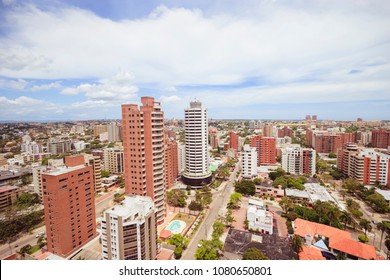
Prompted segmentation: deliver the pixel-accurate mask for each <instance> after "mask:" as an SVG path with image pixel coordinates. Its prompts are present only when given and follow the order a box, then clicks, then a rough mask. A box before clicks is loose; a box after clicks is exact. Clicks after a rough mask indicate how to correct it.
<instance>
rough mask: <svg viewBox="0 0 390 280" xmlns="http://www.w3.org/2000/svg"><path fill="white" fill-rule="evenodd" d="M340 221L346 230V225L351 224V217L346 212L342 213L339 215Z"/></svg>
mask: <svg viewBox="0 0 390 280" xmlns="http://www.w3.org/2000/svg"><path fill="white" fill-rule="evenodd" d="M340 221H341V222H342V223H344V229H346V228H347V225H349V224H351V223H352V215H351V213H349V212H348V211H342V212H341V214H340Z"/></svg>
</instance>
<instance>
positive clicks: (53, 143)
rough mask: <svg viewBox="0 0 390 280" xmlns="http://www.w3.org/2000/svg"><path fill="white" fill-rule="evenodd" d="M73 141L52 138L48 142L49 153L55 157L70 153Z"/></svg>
mask: <svg viewBox="0 0 390 280" xmlns="http://www.w3.org/2000/svg"><path fill="white" fill-rule="evenodd" d="M72 149H73V147H72V140H70V139H56V138H50V139H49V141H48V142H47V152H48V153H51V154H53V155H58V154H63V153H69V152H70V151H72Z"/></svg>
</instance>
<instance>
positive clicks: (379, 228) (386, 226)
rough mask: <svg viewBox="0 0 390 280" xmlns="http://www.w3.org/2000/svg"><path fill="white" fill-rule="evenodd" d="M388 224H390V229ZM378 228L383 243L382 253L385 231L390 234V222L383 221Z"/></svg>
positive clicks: (380, 246)
mask: <svg viewBox="0 0 390 280" xmlns="http://www.w3.org/2000/svg"><path fill="white" fill-rule="evenodd" d="M387 223H388V224H389V227H388V225H387ZM376 228H377V229H378V230H380V231H381V241H380V243H379V251H380V250H381V248H382V240H383V234H384V233H385V231H388V232H390V222H386V221H381V222H380V223H378V224H377V225H376Z"/></svg>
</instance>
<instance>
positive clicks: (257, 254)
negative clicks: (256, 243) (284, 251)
mask: <svg viewBox="0 0 390 280" xmlns="http://www.w3.org/2000/svg"><path fill="white" fill-rule="evenodd" d="M242 259H243V260H269V258H268V257H267V256H265V255H264V254H263V252H261V251H260V250H259V249H257V248H248V249H246V251H245V253H244V255H243V256H242Z"/></svg>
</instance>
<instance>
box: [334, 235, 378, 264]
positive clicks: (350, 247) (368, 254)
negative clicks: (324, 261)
mask: <svg viewBox="0 0 390 280" xmlns="http://www.w3.org/2000/svg"><path fill="white" fill-rule="evenodd" d="M329 247H330V248H333V249H336V250H339V251H341V252H344V253H347V254H350V255H353V256H356V257H359V258H361V259H364V260H371V259H374V260H375V259H378V255H377V254H376V251H375V247H374V246H372V245H367V244H364V243H361V242H359V241H355V240H352V239H344V240H340V239H337V240H333V239H331V240H329Z"/></svg>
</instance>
